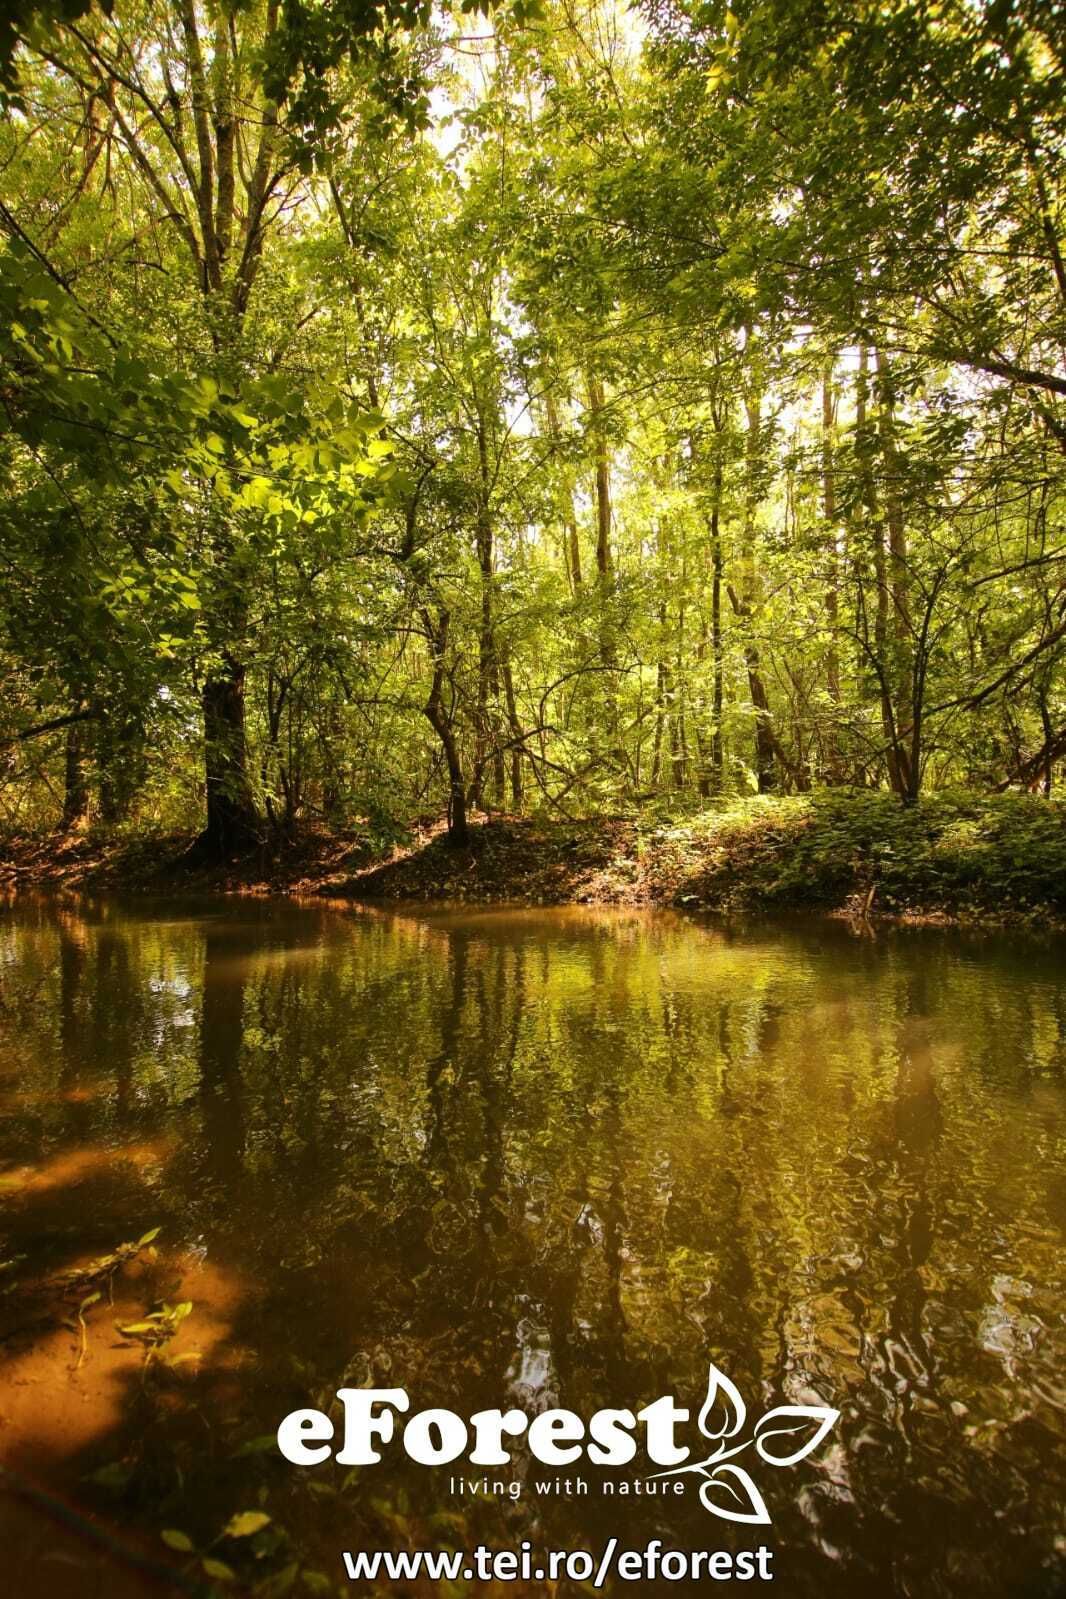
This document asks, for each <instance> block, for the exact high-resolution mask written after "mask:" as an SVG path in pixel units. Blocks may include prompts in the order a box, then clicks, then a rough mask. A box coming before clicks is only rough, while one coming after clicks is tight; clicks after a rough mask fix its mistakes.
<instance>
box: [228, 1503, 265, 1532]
mask: <svg viewBox="0 0 1066 1599" xmlns="http://www.w3.org/2000/svg"><path fill="white" fill-rule="evenodd" d="M269 1525H270V1517H269V1516H268V1515H267V1513H266V1511H265V1510H242V1511H241V1512H240V1513H239V1514H238V1515H236V1516H231V1517H230V1519H229V1520H228V1521H227V1523H226V1526H225V1530H224V1531H223V1534H222V1536H223V1537H224V1538H250V1537H251V1536H252V1534H253V1532H261V1531H262V1529H263V1528H264V1527H269Z"/></svg>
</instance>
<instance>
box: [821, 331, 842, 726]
mask: <svg viewBox="0 0 1066 1599" xmlns="http://www.w3.org/2000/svg"><path fill="white" fill-rule="evenodd" d="M835 427H836V404H835V401H834V397H833V363H832V360H829V361H827V362H826V364H825V370H824V372H823V373H822V497H823V503H824V507H825V521H826V527H827V529H828V534H829V540H828V542H829V575H828V579H827V582H826V586H825V615H826V621H827V622H828V624H829V654H828V657H827V659H826V687H827V689H828V690H829V698H830V699H831V700H832V702H833V704H834V705H839V703H840V657H839V655H838V653H837V625H838V621H839V616H840V549H839V546H838V543H837V508H836V483H835V462H834V449H833V443H834V431H835ZM834 731H835V730H834Z"/></svg>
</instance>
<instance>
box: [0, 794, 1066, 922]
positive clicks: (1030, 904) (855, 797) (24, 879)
mask: <svg viewBox="0 0 1066 1599" xmlns="http://www.w3.org/2000/svg"><path fill="white" fill-rule="evenodd" d="M189 843H190V840H189V838H187V837H186V838H182V837H174V836H159V835H153V836H145V835H137V834H128V835H125V836H121V835H120V836H114V835H112V836H104V835H93V834H86V835H79V836H75V837H68V838H60V837H57V836H56V835H49V836H40V835H38V836H33V837H22V838H8V839H7V840H5V841H2V842H0V889H8V890H21V889H39V888H49V889H57V888H58V889H78V890H84V889H101V888H107V889H112V890H114V889H121V890H140V891H146V892H155V893H161V892H173V893H176V892H182V893H185V892H223V893H254V894H270V893H287V894H304V895H318V896H326V897H329V898H337V899H340V898H346V897H347V898H366V899H385V900H400V899H405V900H457V901H470V902H475V903H502V902H508V901H509V902H512V903H513V902H519V903H525V904H546V905H556V904H567V903H579V904H580V903H584V904H630V905H641V904H642V905H673V906H687V907H689V908H691V909H707V910H716V911H732V910H745V911H760V910H767V911H770V910H798V909H810V910H817V911H822V912H826V911H835V912H843V913H845V914H852V915H856V914H858V915H869V916H893V917H900V918H904V919H908V920H909V919H922V920H927V919H956V918H961V919H967V920H969V919H981V920H997V921H1001V920H1017V919H1025V920H1032V921H1054V922H1060V923H1061V922H1066V805H1064V804H1063V803H1062V802H1061V801H1048V800H1044V799H1041V798H1037V797H1033V796H1029V795H1020V794H1004V795H976V796H975V795H960V794H936V795H932V796H930V797H929V798H927V799H924V800H922V801H921V802H920V803H919V804H917V805H915V806H911V807H903V806H901V805H900V804H899V803H898V802H897V801H895V800H894V799H892V798H891V796H889V795H886V794H879V793H870V792H847V791H842V790H828V791H825V792H823V793H820V794H818V795H817V796H815V797H813V798H807V797H800V798H794V797H793V798H783V799H775V798H762V799H758V800H755V799H753V800H748V801H738V802H731V803H729V804H728V805H725V806H723V807H722V808H718V809H707V810H703V811H700V812H698V813H695V814H691V815H687V816H683V817H675V818H673V819H670V820H663V819H661V818H656V817H654V816H652V815H647V816H643V817H639V818H627V819H617V818H615V819H609V818H602V817H600V818H595V819H593V820H590V821H544V820H539V821H538V820H534V821H527V820H518V819H505V818H499V819H487V820H484V821H481V822H477V823H475V824H474V825H473V827H472V829H471V840H470V845H469V847H468V848H465V849H456V848H453V847H451V846H450V845H449V844H448V841H447V837H446V835H445V832H444V829H443V825H441V824H438V825H436V826H435V827H431V828H428V829H423V830H421V831H419V832H417V833H416V834H414V835H413V836H412V837H411V838H410V840H409V841H407V842H405V843H404V844H402V845H399V846H395V847H393V848H391V849H389V850H382V849H381V848H380V847H377V848H375V846H374V844H373V843H372V841H371V840H370V839H369V838H368V837H367V835H365V834H359V833H357V832H352V833H348V834H328V833H322V832H313V833H305V834H303V835H302V836H301V837H299V838H298V839H296V840H294V841H290V842H288V843H286V844H284V845H280V846H278V847H276V848H273V849H268V848H266V847H264V848H263V849H261V850H258V851H256V852H254V853H252V854H250V855H247V856H243V857H240V858H238V859H235V860H233V861H230V862H228V863H226V864H225V865H222V866H219V867H213V868H204V867H202V866H195V867H194V866H191V865H189V864H188V863H187V861H186V860H185V853H186V852H187V850H188V848H189Z"/></svg>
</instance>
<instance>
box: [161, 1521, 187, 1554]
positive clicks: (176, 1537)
mask: <svg viewBox="0 0 1066 1599" xmlns="http://www.w3.org/2000/svg"><path fill="white" fill-rule="evenodd" d="M159 1536H160V1537H161V1538H162V1540H163V1542H164V1543H165V1544H166V1546H167V1548H168V1549H176V1550H177V1552H178V1554H179V1555H191V1554H192V1552H193V1541H192V1539H191V1538H190V1537H189V1535H188V1533H186V1532H179V1531H178V1529H177V1527H164V1529H163V1531H162V1532H161V1533H160V1534H159Z"/></svg>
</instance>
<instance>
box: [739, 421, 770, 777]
mask: <svg viewBox="0 0 1066 1599" xmlns="http://www.w3.org/2000/svg"><path fill="white" fill-rule="evenodd" d="M744 408H745V411H746V412H747V419H748V432H747V440H746V449H745V478H746V482H745V489H744V542H743V546H742V552H741V553H742V566H741V571H742V576H741V583H742V589H741V603H740V605H739V606H737V605H736V603H735V602H734V610H736V611H737V613H738V615H740V616H743V617H744V618H745V619H746V621H747V627H748V631H747V638H746V640H745V644H744V663H745V665H746V667H747V672H748V692H749V693H750V695H751V703H752V708H753V709H754V711H755V777H756V782H757V783H758V788H759V793H760V794H769V793H772V791H773V790H774V789H775V788H776V787H777V771H776V769H775V766H774V747H775V740H774V730H773V726H772V724H771V712H770V700H769V696H768V695H767V692H766V684H765V683H764V681H763V676H762V663H761V661H760V658H759V647H758V645H757V643H756V641H755V632H754V620H755V610H756V602H757V598H758V579H757V574H756V569H755V508H756V506H757V505H758V503H759V487H758V468H759V448H760V443H759V434H760V431H761V427H762V396H761V394H760V393H759V391H758V390H755V392H754V393H753V394H751V395H749V396H748V398H747V399H746V400H745V403H744Z"/></svg>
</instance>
